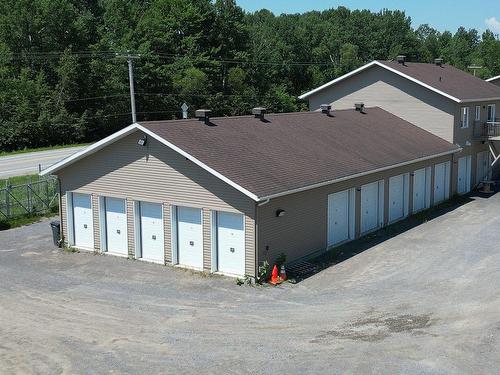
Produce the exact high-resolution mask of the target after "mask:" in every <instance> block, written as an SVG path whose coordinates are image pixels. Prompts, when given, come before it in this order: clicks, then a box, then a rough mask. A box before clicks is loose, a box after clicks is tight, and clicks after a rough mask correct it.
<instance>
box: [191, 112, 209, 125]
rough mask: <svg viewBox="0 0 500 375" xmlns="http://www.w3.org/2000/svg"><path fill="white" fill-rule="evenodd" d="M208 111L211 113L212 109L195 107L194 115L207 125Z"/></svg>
mask: <svg viewBox="0 0 500 375" xmlns="http://www.w3.org/2000/svg"><path fill="white" fill-rule="evenodd" d="M210 113H212V111H211V110H209V109H197V110H196V112H195V113H194V115H195V117H196V118H197V119H198V120H200V121H203V122H205V124H207V125H208V124H209V123H210Z"/></svg>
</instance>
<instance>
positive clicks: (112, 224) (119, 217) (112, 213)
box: [105, 197, 128, 255]
mask: <svg viewBox="0 0 500 375" xmlns="http://www.w3.org/2000/svg"><path fill="white" fill-rule="evenodd" d="M105 207H106V223H105V225H106V250H107V251H109V252H112V253H117V254H122V255H127V254H128V246H127V245H128V241H127V213H126V209H125V199H118V198H109V197H106V198H105Z"/></svg>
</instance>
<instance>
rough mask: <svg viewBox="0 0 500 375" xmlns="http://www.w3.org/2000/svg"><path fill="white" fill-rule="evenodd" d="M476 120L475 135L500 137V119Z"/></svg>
mask: <svg viewBox="0 0 500 375" xmlns="http://www.w3.org/2000/svg"><path fill="white" fill-rule="evenodd" d="M495 120H496V121H487V122H479V121H476V122H474V137H475V138H480V139H490V138H495V137H500V121H498V119H495Z"/></svg>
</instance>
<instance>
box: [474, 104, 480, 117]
mask: <svg viewBox="0 0 500 375" xmlns="http://www.w3.org/2000/svg"><path fill="white" fill-rule="evenodd" d="M474 120H476V121H481V106H480V105H476V109H475V112H474Z"/></svg>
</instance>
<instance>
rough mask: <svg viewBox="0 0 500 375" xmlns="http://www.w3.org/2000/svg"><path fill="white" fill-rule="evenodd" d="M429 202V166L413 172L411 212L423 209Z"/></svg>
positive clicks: (427, 206)
mask: <svg viewBox="0 0 500 375" xmlns="http://www.w3.org/2000/svg"><path fill="white" fill-rule="evenodd" d="M430 203H431V168H430V167H427V168H422V169H418V170H416V171H415V172H414V173H413V212H418V211H422V210H425V209H426V208H429V207H430Z"/></svg>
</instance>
